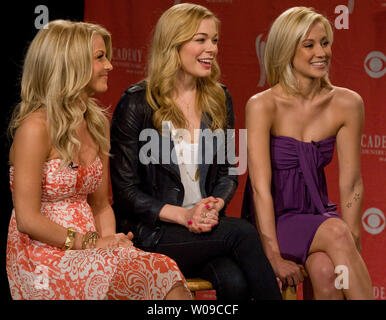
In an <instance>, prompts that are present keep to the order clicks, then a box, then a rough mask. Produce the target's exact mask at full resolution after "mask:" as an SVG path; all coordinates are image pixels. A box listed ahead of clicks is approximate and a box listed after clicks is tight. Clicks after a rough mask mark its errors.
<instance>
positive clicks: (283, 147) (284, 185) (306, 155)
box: [271, 135, 336, 215]
mask: <svg viewBox="0 0 386 320" xmlns="http://www.w3.org/2000/svg"><path fill="white" fill-rule="evenodd" d="M334 146H335V137H329V138H326V139H323V140H321V141H318V142H314V141H312V142H303V141H300V140H297V139H294V138H291V137H286V136H274V135H271V165H272V196H273V200H274V206H275V213H276V215H281V214H284V213H287V212H293V213H321V214H323V213H325V212H329V211H335V210H336V205H335V204H333V203H331V202H330V201H329V200H328V194H327V184H326V178H325V174H324V167H325V166H326V165H328V164H329V163H330V162H331V159H332V156H333V153H334Z"/></svg>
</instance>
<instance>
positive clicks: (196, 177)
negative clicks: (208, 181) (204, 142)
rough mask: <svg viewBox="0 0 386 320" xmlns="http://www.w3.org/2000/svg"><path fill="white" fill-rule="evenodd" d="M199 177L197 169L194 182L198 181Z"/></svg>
mask: <svg viewBox="0 0 386 320" xmlns="http://www.w3.org/2000/svg"><path fill="white" fill-rule="evenodd" d="M198 177H199V173H198V168H197V169H196V174H195V175H194V181H197V180H198Z"/></svg>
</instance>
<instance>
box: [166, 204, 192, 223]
mask: <svg viewBox="0 0 386 320" xmlns="http://www.w3.org/2000/svg"><path fill="white" fill-rule="evenodd" d="M159 219H160V220H161V221H165V222H170V223H177V224H180V225H182V226H185V227H187V226H188V220H189V218H188V210H187V209H185V208H183V207H179V206H173V205H170V204H166V205H164V206H163V207H162V209H161V211H160V213H159Z"/></svg>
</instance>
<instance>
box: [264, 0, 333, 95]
mask: <svg viewBox="0 0 386 320" xmlns="http://www.w3.org/2000/svg"><path fill="white" fill-rule="evenodd" d="M317 22H320V23H322V24H323V26H324V28H325V30H326V33H327V40H328V41H329V42H330V43H331V44H332V41H333V31H332V27H331V24H330V22H329V21H328V19H327V18H326V17H324V16H323V15H321V14H319V13H317V12H315V10H314V9H313V8H306V7H293V8H290V9H288V10H286V11H284V12H283V13H282V14H281V15H280V16H279V17H277V18H276V20H275V21H274V23H273V24H272V27H271V29H270V31H269V34H268V38H267V43H266V47H265V53H264V64H265V71H266V74H267V81H268V84H269V85H270V87H273V86H274V85H276V84H278V83H279V84H280V85H281V86H282V87H283V89H284V90H285V91H286V92H287V93H292V94H296V93H298V92H299V89H298V86H297V80H296V78H295V76H294V74H293V72H292V61H293V58H294V56H295V52H296V48H297V46H298V44H299V42H300V41H301V40H302V39H303V38H304V37H305V36H306V34H307V32H308V31H309V29H310V27H311V26H312V25H313V24H315V23H317ZM321 86H322V87H329V88H331V87H332V85H331V83H330V80H329V79H328V75H325V76H324V77H323V78H322V79H321Z"/></svg>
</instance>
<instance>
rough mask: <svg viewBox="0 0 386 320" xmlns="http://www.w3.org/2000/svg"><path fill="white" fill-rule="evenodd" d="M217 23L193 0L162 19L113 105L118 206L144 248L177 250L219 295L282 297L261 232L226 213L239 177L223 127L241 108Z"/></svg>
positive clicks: (125, 226) (192, 273)
mask: <svg viewBox="0 0 386 320" xmlns="http://www.w3.org/2000/svg"><path fill="white" fill-rule="evenodd" d="M218 23H219V22H218V20H217V18H216V17H215V16H214V15H213V14H212V13H211V12H210V11H209V10H207V9H206V8H204V7H202V6H199V5H192V4H179V5H175V6H173V7H171V8H170V9H169V10H167V11H166V12H165V13H164V14H163V15H162V16H161V18H160V19H159V21H158V23H157V26H156V29H155V33H154V38H153V44H152V51H151V55H150V61H149V71H148V77H147V79H146V81H143V82H141V83H138V84H136V85H133V86H130V87H129V88H128V89H127V90H126V91H125V93H124V94H123V96H122V97H121V99H120V101H119V103H118V105H117V107H116V109H115V111H114V116H113V120H112V127H111V154H112V159H111V181H112V189H113V200H114V211H115V214H116V216H117V224H118V228H119V229H120V231H121V232H127V231H128V230H131V231H132V232H133V233H134V241H135V245H136V246H137V247H140V248H143V249H144V250H147V251H151V252H157V253H162V254H165V255H167V256H169V257H171V258H173V259H174V260H175V261H176V262H177V263H178V265H179V267H180V269H181V270H182V272H183V273H184V275H185V276H186V277H202V278H205V279H207V280H209V281H211V282H212V283H213V285H214V287H215V289H216V290H217V296H218V298H219V299H250V298H253V299H280V298H281V295H280V292H279V288H278V286H277V282H276V278H275V276H274V273H273V270H272V268H271V266H270V264H269V262H268V260H267V258H266V256H265V255H264V251H263V249H262V246H261V243H260V240H259V236H258V233H257V232H256V230H255V229H254V227H253V226H252V225H251V224H249V223H248V222H246V221H243V220H241V219H239V218H232V217H226V216H225V207H226V204H227V203H228V202H229V201H230V200H231V198H232V196H233V194H234V192H235V190H236V187H237V184H238V178H237V174H236V172H237V169H236V168H235V167H234V165H231V164H230V163H229V161H228V154H227V152H226V151H227V149H228V148H229V144H228V142H229V141H228V138H227V137H228V136H227V135H226V134H223V135H222V134H221V133H224V132H226V129H232V128H233V127H234V115H233V105H232V99H231V96H230V95H229V92H228V91H227V89H226V88H225V87H224V86H222V85H220V84H219V83H218V78H219V74H220V71H219V67H218V65H217V62H216V59H215V58H216V55H217V39H218ZM212 133H218V134H216V135H212ZM231 139H234V135H233V136H232V135H231ZM230 142H232V140H231V141H230ZM189 160H192V161H189Z"/></svg>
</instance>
